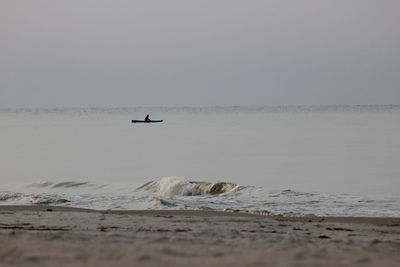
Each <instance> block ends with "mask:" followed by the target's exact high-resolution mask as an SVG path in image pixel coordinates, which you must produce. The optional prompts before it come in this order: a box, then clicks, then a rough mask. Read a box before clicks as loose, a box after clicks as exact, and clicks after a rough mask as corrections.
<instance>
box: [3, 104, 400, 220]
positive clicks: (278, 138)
mask: <svg viewBox="0 0 400 267" xmlns="http://www.w3.org/2000/svg"><path fill="white" fill-rule="evenodd" d="M147 114H149V115H150V118H151V119H154V120H163V122H162V123H151V124H147V123H131V121H132V120H133V119H135V120H141V119H144V117H145V116H146V115H147ZM0 127H1V130H0V205H56V206H68V207H79V208H88V209H98V210H110V209H112V210H150V209H151V210H164V209H174V210H216V211H227V212H242V213H256V214H265V215H282V216H305V215H316V216H366V217H400V105H366V106H277V107H263V106H257V107H242V106H232V107H125V108H51V109H45V108H33V109H0Z"/></svg>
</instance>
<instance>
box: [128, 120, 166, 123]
mask: <svg viewBox="0 0 400 267" xmlns="http://www.w3.org/2000/svg"><path fill="white" fill-rule="evenodd" d="M154 122H163V120H158V121H140V120H132V123H154Z"/></svg>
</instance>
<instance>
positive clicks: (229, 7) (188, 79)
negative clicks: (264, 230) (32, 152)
mask: <svg viewBox="0 0 400 267" xmlns="http://www.w3.org/2000/svg"><path fill="white" fill-rule="evenodd" d="M399 12H400V1H398V0H331V1H328V0H326V1H322V0H291V1H290V0H271V1H268V0H265V1H261V0H260V1H257V0H246V1H244V0H193V1H191V0H168V1H166V0H159V1H154V0H143V1H134V0H126V1H123V0H108V1H104V0H59V1H54V0H35V1H29V0H26V1H22V0H0V107H71V106H72V107H87V106H106V107H113V106H173V105H178V106H191V105H195V106H209V105H310V104H311V105H329V104H400V15H399V14H400V13H399Z"/></svg>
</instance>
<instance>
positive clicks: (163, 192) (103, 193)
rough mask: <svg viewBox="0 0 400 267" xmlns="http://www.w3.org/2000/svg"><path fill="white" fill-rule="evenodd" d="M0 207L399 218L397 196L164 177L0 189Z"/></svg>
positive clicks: (38, 184)
mask: <svg viewBox="0 0 400 267" xmlns="http://www.w3.org/2000/svg"><path fill="white" fill-rule="evenodd" d="M0 205H57V206H70V207H78V208H88V209H98V210H107V209H115V210H149V209H152V210H157V209H158V210H166V209H174V210H177V209H184V210H216V211H227V212H241V213H256V214H263V215H274V214H275V215H276V214H280V215H282V214H284V215H288V216H303V215H305V214H307V215H309V214H315V215H319V216H370V217H375V216H386V217H398V216H400V211H399V207H400V198H397V197H393V198H390V197H381V198H376V197H374V198H367V197H363V196H355V195H350V194H328V193H318V192H298V191H294V190H290V189H288V190H277V191H269V190H267V189H265V188H261V187H255V186H241V185H238V184H235V183H231V182H215V183H212V182H198V181H190V180H188V179H185V178H180V177H175V176H172V177H164V178H161V179H159V180H153V181H149V182H147V183H144V184H142V185H140V186H138V184H126V183H125V184H117V183H111V184H100V183H90V182H74V181H61V182H43V183H35V184H29V185H15V186H12V187H7V186H1V187H0Z"/></svg>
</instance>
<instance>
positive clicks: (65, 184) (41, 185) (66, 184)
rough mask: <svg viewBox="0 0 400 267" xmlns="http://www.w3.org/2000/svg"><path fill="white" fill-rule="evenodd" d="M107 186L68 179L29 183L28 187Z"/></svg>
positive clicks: (96, 187) (97, 187) (98, 187)
mask: <svg viewBox="0 0 400 267" xmlns="http://www.w3.org/2000/svg"><path fill="white" fill-rule="evenodd" d="M105 186H107V185H106V184H93V183H89V182H74V181H66V182H58V183H52V182H43V183H33V184H29V185H27V186H26V187H27V188H51V189H60V188H81V187H86V188H87V187H88V188H94V189H100V188H103V187H105Z"/></svg>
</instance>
